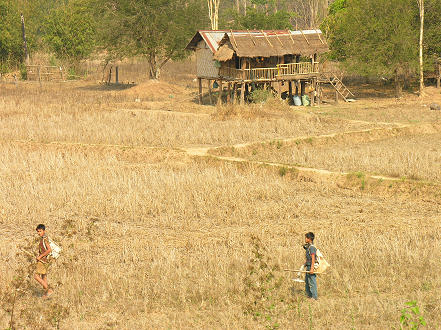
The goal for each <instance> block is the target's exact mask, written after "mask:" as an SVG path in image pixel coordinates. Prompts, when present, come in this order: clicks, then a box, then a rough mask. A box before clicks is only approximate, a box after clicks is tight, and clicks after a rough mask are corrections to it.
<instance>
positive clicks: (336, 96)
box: [335, 91, 338, 103]
mask: <svg viewBox="0 0 441 330" xmlns="http://www.w3.org/2000/svg"><path fill="white" fill-rule="evenodd" d="M335 103H338V92H337V91H335Z"/></svg>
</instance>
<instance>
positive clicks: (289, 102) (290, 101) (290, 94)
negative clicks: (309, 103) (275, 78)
mask: <svg viewBox="0 0 441 330" xmlns="http://www.w3.org/2000/svg"><path fill="white" fill-rule="evenodd" d="M288 97H289V101H288V104H292V103H293V101H292V81H291V80H290V81H289V82H288Z"/></svg>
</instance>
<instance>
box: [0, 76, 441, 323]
mask: <svg viewBox="0 0 441 330" xmlns="http://www.w3.org/2000/svg"><path fill="white" fill-rule="evenodd" d="M0 88H1V89H0V149H1V150H0V177H1V185H0V203H1V206H2V207H1V209H0V212H1V213H0V224H1V227H2V229H3V232H4V234H3V237H4V239H3V240H2V243H0V255H1V258H2V260H4V261H5V262H3V263H1V264H0V271H1V274H2V276H1V282H0V294H1V298H2V299H1V302H2V303H1V306H0V307H1V309H0V327H2V328H8V327H9V326H10V322H11V319H12V320H13V323H14V326H15V328H17V329H48V328H57V327H58V328H61V329H133V328H141V329H147V328H183V329H193V328H205V329H212V328H247V329H254V328H266V327H269V328H271V327H280V328H306V327H308V328H314V329H332V328H355V329H378V328H397V327H398V326H399V318H400V310H401V309H402V308H403V307H404V304H405V303H406V302H408V301H411V300H416V301H417V302H418V305H419V306H420V310H421V313H422V315H423V317H424V318H425V320H426V321H427V323H428V325H429V327H430V328H438V327H441V307H440V306H441V298H440V297H441V284H440V283H441V275H440V274H441V272H440V270H441V266H440V264H439V260H440V258H441V252H440V251H441V235H440V234H441V228H440V220H441V218H440V211H441V193H440V191H441V189H440V185H441V175H440V163H441V160H440V157H441V156H440V154H441V149H440V142H441V141H440V123H441V114H440V113H435V112H431V111H430V110H428V108H427V107H424V106H423V105H422V104H421V103H420V102H419V101H418V100H416V99H415V98H413V97H409V99H410V100H409V101H408V102H407V103H404V102H401V103H400V102H397V101H395V100H391V99H388V98H384V99H375V100H374V99H368V98H366V99H362V100H360V101H359V102H357V103H354V104H340V105H338V106H335V105H325V106H322V107H320V108H308V109H296V110H293V109H292V108H291V109H290V108H289V107H287V106H286V105H283V104H281V103H278V102H270V103H269V104H268V105H265V106H259V105H254V106H247V107H236V108H231V107H221V108H215V107H211V106H199V105H196V104H194V103H192V102H191V101H190V99H191V92H193V90H189V89H187V88H185V87H183V86H181V85H179V86H177V85H176V86H171V87H170V85H168V84H166V83H146V84H143V85H140V86H136V87H133V88H131V89H124V88H108V87H97V86H96V85H94V84H92V83H64V84H44V85H43V86H41V87H40V86H39V85H38V84H31V83H29V84H26V83H20V84H18V85H17V86H14V85H0ZM168 88H172V89H173V94H172V95H171V94H170V92H169V89H168ZM431 93H432V94H431V96H429V97H433V98H438V99H439V97H440V95H439V91H436V90H431ZM196 147H200V148H205V149H203V150H205V151H206V154H204V153H202V154H201V155H197V154H196V155H195V154H192V153H191V152H189V150H190V149H189V148H196ZM209 155H210V156H209ZM222 155H224V156H234V157H236V158H237V159H236V158H234V159H233V160H237V161H233V162H231V161H227V159H226V158H223V159H222V158H220V157H219V156H222ZM247 160H253V161H261V162H266V161H271V162H274V163H280V164H281V165H280V166H275V167H274V166H265V165H262V163H259V162H249V161H247ZM406 161H407V163H406ZM296 165H300V166H301V167H312V168H318V169H324V170H329V171H331V172H327V173H323V174H321V173H320V172H313V173H310V174H309V175H306V176H305V175H304V173H303V172H302V170H301V168H296V167H295V166H296ZM293 166H294V167H293ZM340 171H345V172H351V174H349V175H344V174H340V173H339V172H340ZM352 172H353V173H352ZM302 173H303V174H302ZM370 174H379V175H383V176H385V177H391V178H390V179H391V180H389V179H388V178H384V179H376V178H373V177H370V176H369V175H370ZM40 222H43V223H45V224H46V225H47V227H48V230H49V235H50V236H51V237H53V238H54V240H56V241H58V242H61V244H62V246H63V248H64V251H63V255H62V257H60V259H59V260H58V261H57V262H56V263H55V264H53V265H52V268H51V272H50V277H49V279H50V284H51V285H52V287H53V288H54V289H55V292H56V293H55V295H54V296H53V298H52V299H50V300H49V301H45V300H43V299H42V298H41V297H40V296H41V292H40V291H39V288H38V287H37V286H36V284H35V283H33V282H32V281H29V280H28V277H27V274H28V273H29V272H30V271H31V270H32V267H31V266H32V262H31V260H30V259H31V258H30V257H28V256H27V255H26V254H25V253H23V252H22V250H23V249H24V250H30V249H31V246H32V244H34V245H35V241H33V239H34V236H35V231H34V228H35V226H36V224H38V223H40ZM307 231H314V232H315V233H316V235H317V237H318V238H317V242H316V243H317V245H318V246H319V247H320V249H321V250H323V252H324V253H325V255H326V256H327V259H328V261H329V262H330V263H331V265H332V269H331V270H330V271H329V272H328V274H327V275H323V276H322V277H321V278H320V279H319V295H320V299H319V301H318V302H317V303H311V302H310V301H307V300H306V299H305V297H304V295H303V287H302V285H300V284H298V283H294V282H292V281H291V278H292V277H293V276H292V274H291V273H288V272H285V271H284V269H286V268H290V269H295V268H297V267H298V266H299V265H301V264H302V262H303V258H304V256H303V249H302V247H301V243H302V241H303V237H304V233H305V232H307ZM253 235H254V236H256V237H258V238H259V239H260V242H261V243H259V244H260V245H259V248H260V249H262V250H263V252H262V262H263V261H265V262H267V264H268V265H269V266H271V267H272V268H271V269H272V270H271V271H270V270H269V268H264V269H260V270H259V271H258V272H257V275H258V276H268V275H272V276H274V279H272V280H270V281H269V282H268V285H267V286H270V285H271V284H273V283H274V282H277V288H276V289H274V290H266V291H264V292H263V294H262V296H263V297H262V296H261V297H260V299H257V300H256V296H257V295H258V293H259V292H258V291H257V289H254V290H253V286H252V285H250V284H247V282H246V281H245V280H244V279H245V277H246V276H247V275H249V274H250V270H251V269H253V268H252V267H253V265H254V267H256V265H255V264H253V262H251V259H252V258H253V255H254V254H253V244H252V242H251V237H252V236H253ZM254 248H255V247H254ZM254 269H256V268H254ZM253 276H254V277H253ZM258 276H257V277H256V276H255V275H252V276H251V278H252V279H253V280H254V284H256V283H257V282H258V280H257V278H258ZM260 293H261V292H260ZM255 301H257V303H256V304H254V302H255ZM14 302H15V303H14ZM253 305H254V308H250V306H253ZM12 310H13V311H14V314H13V316H12V318H11V312H12ZM250 310H252V311H253V312H254V316H253V315H252V314H251V313H247V311H248V312H249V311H250ZM256 315H257V317H256Z"/></svg>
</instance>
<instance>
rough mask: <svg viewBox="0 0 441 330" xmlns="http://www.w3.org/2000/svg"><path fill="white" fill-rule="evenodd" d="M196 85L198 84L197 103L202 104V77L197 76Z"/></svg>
mask: <svg viewBox="0 0 441 330" xmlns="http://www.w3.org/2000/svg"><path fill="white" fill-rule="evenodd" d="M198 85H199V94H198V96H199V104H202V78H198Z"/></svg>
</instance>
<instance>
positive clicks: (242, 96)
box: [240, 82, 245, 104]
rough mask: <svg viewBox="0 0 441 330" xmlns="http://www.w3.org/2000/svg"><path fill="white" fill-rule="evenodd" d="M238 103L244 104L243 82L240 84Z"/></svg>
mask: <svg viewBox="0 0 441 330" xmlns="http://www.w3.org/2000/svg"><path fill="white" fill-rule="evenodd" d="M240 104H245V83H244V82H242V85H241V86H240Z"/></svg>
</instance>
